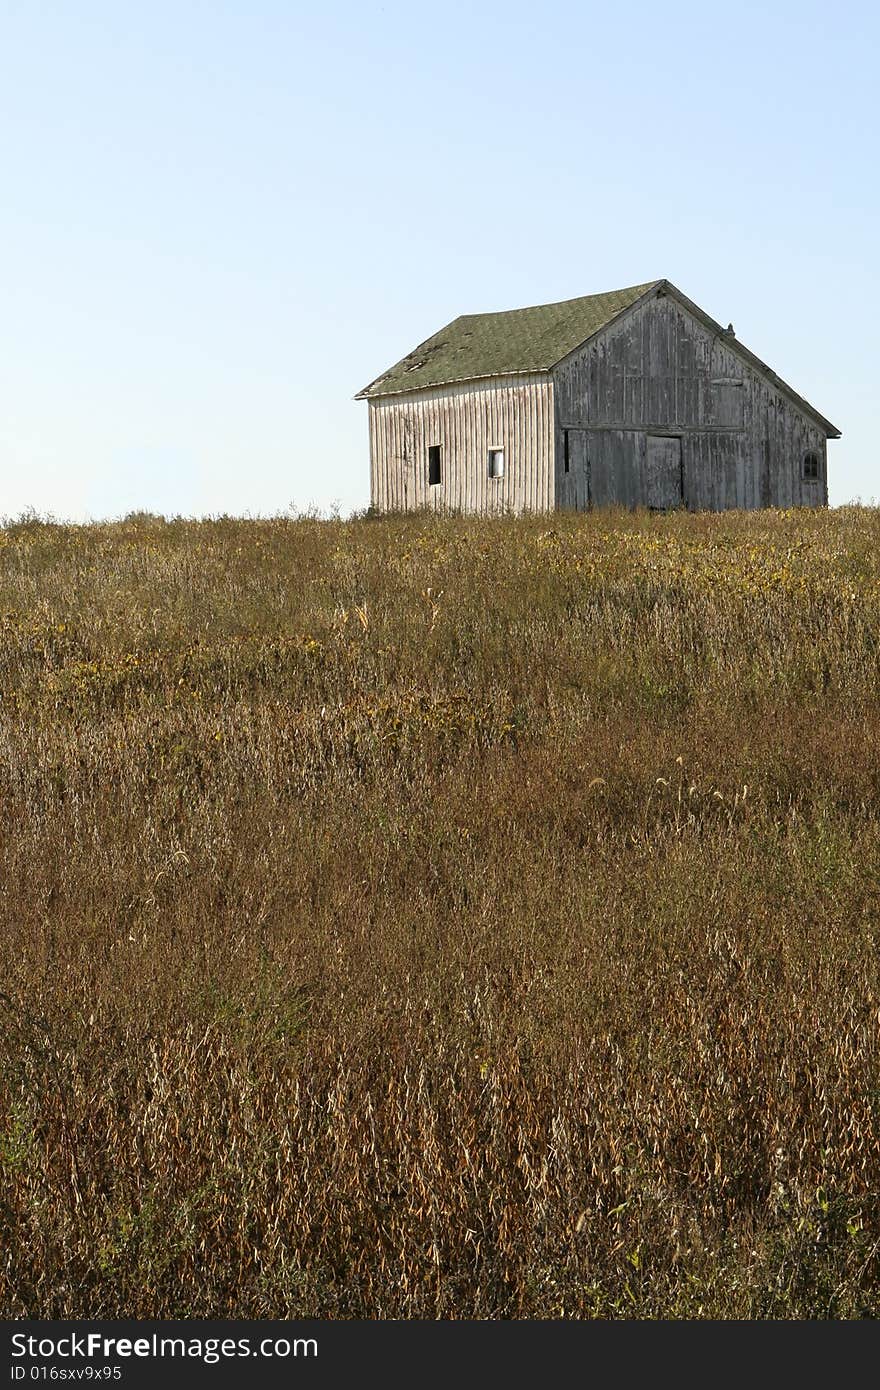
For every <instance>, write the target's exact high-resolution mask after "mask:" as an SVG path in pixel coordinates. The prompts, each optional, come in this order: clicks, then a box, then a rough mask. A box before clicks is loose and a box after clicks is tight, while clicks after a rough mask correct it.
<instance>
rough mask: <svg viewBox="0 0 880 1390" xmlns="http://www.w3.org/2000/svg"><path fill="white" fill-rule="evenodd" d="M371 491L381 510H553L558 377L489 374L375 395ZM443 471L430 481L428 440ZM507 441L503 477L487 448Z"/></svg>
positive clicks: (502, 445) (371, 405) (371, 406)
mask: <svg viewBox="0 0 880 1390" xmlns="http://www.w3.org/2000/svg"><path fill="white" fill-rule="evenodd" d="M368 404H369V416H370V496H371V499H372V503H373V506H374V507H376V508H377V509H378V510H380V511H414V510H416V509H418V508H422V507H428V508H431V509H433V510H436V511H445V510H460V511H463V512H484V513H492V512H504V511H512V512H521V511H552V510H553V508H554V506H555V489H554V468H553V431H554V411H553V382H552V380H551V377H550V375H549V374H548V373H536V374H534V375H525V374H524V375H522V376H506V377H491V378H487V379H486V380H485V381H477V382H468V383H464V384H462V385H458V386H443V387H437V388H432V389H428V390H422V391H418V392H413V393H412V394H406V395H397V396H384V397H379V398H377V399H375V400H370V401H369V402H368ZM432 444H439V445H440V446H441V447H442V450H443V455H442V459H443V477H442V481H441V482H440V483H439V484H438V485H436V486H433V487H432V486H429V485H428V448H429V446H430V445H432ZM493 448H503V449H504V464H505V467H504V477H503V478H498V479H495V478H490V477H489V472H488V451H489V449H493Z"/></svg>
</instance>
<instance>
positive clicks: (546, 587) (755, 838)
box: [0, 508, 880, 1318]
mask: <svg viewBox="0 0 880 1390" xmlns="http://www.w3.org/2000/svg"><path fill="white" fill-rule="evenodd" d="M0 622H2V632H0V874H2V879H0V990H2V996H0V1308H2V1310H3V1311H4V1312H5V1314H6V1315H7V1316H21V1315H23V1314H26V1313H27V1314H31V1315H33V1316H41V1317H55V1318H60V1317H74V1316H80V1317H81V1316H93V1317H94V1316H105V1317H111V1316H133V1317H148V1316H165V1317H171V1316H176V1317H187V1316H212V1315H215V1316H236V1315H237V1316H241V1317H273V1316H275V1317H298V1316H310V1315H311V1316H320V1317H407V1318H409V1317H435V1316H439V1317H529V1316H531V1317H571V1316H576V1317H589V1316H593V1315H597V1316H655V1315H659V1316H665V1317H699V1316H734V1317H763V1316H777V1317H779V1316H781V1317H806V1316H811V1317H825V1316H830V1317H847V1316H865V1315H869V1316H876V1315H877V1314H878V1311H880V1300H878V1278H880V1144H878V1141H880V1068H878V1062H880V1012H878V1011H880V978H878V974H880V971H878V950H877V946H878V932H880V828H878V810H880V722H878V717H877V716H878V674H880V514H878V513H877V512H876V511H872V510H869V509H860V508H853V509H847V510H843V511H838V512H831V513H811V512H804V513H792V512H789V513H778V512H777V513H769V514H753V515H737V514H728V515H723V516H715V517H709V516H702V517H698V516H688V515H674V516H670V517H666V518H657V517H652V516H649V515H647V514H636V515H629V514H619V515H614V514H610V515H599V514H594V515H590V516H587V517H572V518H567V517H562V516H557V517H552V518H546V517H545V518H543V519H530V520H521V521H512V520H511V521H495V522H479V521H463V520H455V519H451V520H436V521H433V520H430V519H410V520H403V519H396V518H392V519H387V520H372V519H368V518H365V519H359V520H355V521H351V522H345V521H329V522H322V521H317V520H313V519H309V518H299V519H290V520H277V521H271V522H244V521H231V520H221V521H216V522H202V523H184V522H170V523H165V522H162V521H161V520H156V519H153V518H150V517H133V518H129V519H128V520H126V521H125V522H121V523H117V524H115V525H112V526H94V527H88V528H75V527H69V528H67V527H61V526H56V525H50V524H47V523H42V522H39V521H37V520H30V521H26V522H22V523H18V524H16V525H12V526H9V527H7V529H6V530H5V531H4V532H0Z"/></svg>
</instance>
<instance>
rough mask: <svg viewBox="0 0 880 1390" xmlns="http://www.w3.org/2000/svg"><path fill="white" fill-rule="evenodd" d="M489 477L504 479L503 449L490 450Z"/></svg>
mask: <svg viewBox="0 0 880 1390" xmlns="http://www.w3.org/2000/svg"><path fill="white" fill-rule="evenodd" d="M489 477H490V478H503V477H504V450H503V449H490V450H489Z"/></svg>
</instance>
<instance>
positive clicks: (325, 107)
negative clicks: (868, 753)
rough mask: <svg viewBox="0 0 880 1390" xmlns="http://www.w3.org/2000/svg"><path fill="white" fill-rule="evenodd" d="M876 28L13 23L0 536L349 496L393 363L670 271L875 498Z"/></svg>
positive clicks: (543, 8) (36, 10) (297, 10)
mask: <svg viewBox="0 0 880 1390" xmlns="http://www.w3.org/2000/svg"><path fill="white" fill-rule="evenodd" d="M878 14H880V12H878V9H877V8H876V7H875V6H874V5H869V4H868V3H865V2H864V0H863V2H862V3H847V0H843V2H842V3H840V4H838V5H837V6H835V7H829V6H827V5H819V4H815V3H812V2H811V0H806V3H802V2H801V0H799V3H789V0H784V3H777V4H774V3H773V0H768V3H765V4H754V3H750V0H745V2H744V3H740V4H738V5H736V6H735V7H731V8H730V9H725V10H724V11H723V12H722V11H721V10H720V9H716V7H713V6H709V5H706V4H705V3H699V4H697V3H681V2H680V0H669V3H667V4H665V5H657V4H648V3H643V0H631V3H630V4H628V5H625V6H624V5H616V6H614V5H608V4H607V3H603V4H601V5H600V4H592V3H586V4H574V3H566V2H565V0H545V3H543V4H540V5H535V4H524V3H521V2H520V0H505V3H504V4H500V3H496V2H495V0H490V2H489V3H479V0H475V2H472V3H469V4H461V3H459V2H458V0H447V3H446V4H444V5H443V7H442V8H441V9H438V8H437V7H435V6H430V7H423V6H416V5H413V4H402V3H398V2H397V0H388V2H387V3H385V4H378V5H375V6H365V5H360V4H354V3H340V4H327V5H325V6H318V5H312V4H309V5H303V4H299V3H293V0H288V3H283V2H282V0H248V3H245V0H237V3H233V2H232V0H212V3H210V4H209V3H207V0H202V3H198V2H197V0H174V3H171V0H151V3H150V4H149V5H145V4H143V3H140V4H132V3H128V0H112V2H111V0H70V3H60V2H59V0H55V2H54V3H53V0H46V2H45V3H41V2H40V0H0V160H2V163H0V170H2V184H0V197H2V216H0V256H2V279H3V286H4V293H3V303H2V320H0V328H2V332H0V516H7V517H8V516H14V515H17V514H19V513H20V512H21V511H23V510H25V509H27V508H33V509H35V510H36V511H38V512H40V513H43V514H45V513H52V514H54V515H56V516H58V517H60V518H72V519H77V520H79V519H85V518H87V517H103V516H116V515H121V514H123V513H125V512H128V511H131V510H135V509H147V510H151V511H156V512H164V513H166V514H175V513H182V514H186V515H205V514H214V515H215V514H218V513H224V512H225V513H233V514H246V513H247V514H251V515H264V514H272V513H276V512H281V511H285V510H286V509H287V508H289V507H290V506H293V507H294V508H297V509H306V508H309V507H314V508H317V509H319V510H322V511H329V510H332V509H334V508H338V509H339V510H341V511H342V512H344V513H345V512H348V511H350V510H352V509H356V508H360V507H364V506H366V504H367V502H368V500H369V468H368V446H367V420H366V410H367V408H366V405H365V404H364V403H363V402H355V401H353V400H352V397H353V395H354V393H355V392H356V391H357V390H359V389H360V388H361V387H362V386H363V385H365V384H366V383H367V382H368V381H370V380H372V378H373V377H375V376H377V375H378V374H379V373H380V372H381V371H382V370H384V369H385V368H386V367H388V366H389V365H390V364H391V363H392V362H394V361H396V360H397V359H398V358H399V357H401V356H402V355H403V354H404V353H405V352H407V351H409V350H410V349H411V348H412V347H414V346H415V345H416V344H417V343H418V342H420V341H421V340H422V339H424V338H426V337H427V336H429V335H430V334H431V333H433V332H435V331H436V330H437V329H438V328H440V327H441V326H442V325H443V324H445V323H447V322H448V321H449V320H451V319H453V318H455V317H456V316H457V315H458V314H461V313H476V312H482V311H486V310H493V309H511V308H516V307H519V306H521V305H526V304H537V303H547V302H551V301H554V300H560V299H568V298H572V297H574V296H577V295H582V294H591V293H597V292H600V291H603V290H607V289H613V288H618V287H620V286H626V285H632V284H639V283H641V282H643V281H647V280H651V279H655V278H660V277H664V276H665V277H667V278H668V279H670V280H672V281H673V282H674V283H675V284H676V285H678V287H679V288H680V289H681V290H683V291H684V293H685V294H686V295H688V296H689V297H690V298H691V299H693V300H696V302H697V303H698V304H700V305H701V306H702V307H703V308H704V309H705V310H706V311H707V312H708V313H709V314H711V315H712V316H713V317H714V318H716V319H718V320H720V321H721V322H722V323H724V324H726V323H727V322H728V321H729V320H732V321H733V323H734V325H735V328H736V332H737V336H738V337H739V338H740V339H741V340H742V341H743V342H744V343H745V344H746V345H747V346H748V347H749V348H751V349H752V350H753V351H754V352H756V353H757V354H758V356H759V357H761V358H763V359H764V361H766V362H768V363H769V364H770V366H771V367H773V368H774V370H775V371H777V372H778V373H779V374H780V375H781V376H782V377H784V378H785V379H786V380H787V381H788V382H789V383H790V384H791V385H792V386H793V387H794V388H795V389H796V390H797V391H799V392H800V393H801V394H802V395H803V396H805V397H806V398H807V399H808V400H809V401H811V402H812V404H813V405H815V406H816V408H817V409H818V410H820V411H821V412H822V413H823V414H824V415H825V416H827V417H828V418H829V419H831V420H833V421H834V423H835V424H836V425H837V426H838V427H839V428H840V429H841V430H842V431H843V438H842V439H841V440H839V441H832V442H830V444H829V450H828V454H829V491H830V500H831V502H832V504H840V503H843V502H846V501H850V500H856V499H861V500H863V501H869V500H880V451H878V446H877V433H878V420H877V416H878V411H877V380H878V375H880V373H878V367H880V360H878V359H880V350H878V342H877V324H878V316H880V315H878V311H880V179H878V170H880V159H878V150H880V116H878V111H880V103H878V99H877V79H876V72H877V67H878V58H880V52H878V47H880V17H878Z"/></svg>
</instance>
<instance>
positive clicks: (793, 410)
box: [553, 296, 828, 511]
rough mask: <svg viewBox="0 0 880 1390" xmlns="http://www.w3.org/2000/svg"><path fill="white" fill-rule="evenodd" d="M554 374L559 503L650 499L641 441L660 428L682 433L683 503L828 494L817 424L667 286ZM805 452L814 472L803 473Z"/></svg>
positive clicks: (784, 501)
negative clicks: (812, 456) (667, 292)
mask: <svg viewBox="0 0 880 1390" xmlns="http://www.w3.org/2000/svg"><path fill="white" fill-rule="evenodd" d="M553 379H554V384H555V392H554V401H555V411H556V431H555V440H556V449H555V455H556V467H555V472H556V499H557V505H558V506H559V507H564V508H575V509H578V510H580V509H582V508H584V507H585V506H587V505H593V506H607V505H610V504H612V503H617V504H620V505H623V506H629V507H633V506H644V505H646V504H647V502H648V499H649V478H648V474H647V472H646V468H647V463H646V452H647V451H646V439H647V436H648V435H650V434H657V433H661V434H662V433H666V434H674V435H680V437H681V457H682V477H683V485H684V486H683V491H684V505H685V506H687V507H689V508H690V509H691V510H694V511H697V510H708V511H721V510H723V509H725V508H728V507H740V508H756V507H766V506H772V507H792V506H808V507H817V506H823V505H825V504H826V503H827V495H828V494H827V473H826V439H825V435H824V432H823V431H822V429H821V428H820V427H819V426H818V425H817V424H816V423H815V422H814V421H813V420H812V419H811V417H810V416H809V415H807V414H805V413H804V412H803V411H801V410H800V409H799V408H798V406H796V405H795V404H794V402H793V401H791V400H789V398H788V397H787V396H784V395H783V394H782V393H781V392H779V391H777V390H776V389H775V388H774V386H773V385H772V383H771V382H769V381H767V380H766V379H765V378H764V377H763V376H761V375H760V374H759V373H757V372H755V371H754V370H753V369H752V368H751V366H750V365H749V364H748V363H747V362H746V361H745V360H744V359H743V358H741V357H740V356H739V355H738V354H737V353H736V351H735V350H734V349H733V348H732V347H731V340H730V339H729V338H728V337H727V336H726V335H721V336H718V335H715V334H713V333H711V332H710V331H709V330H708V329H707V328H706V327H705V326H704V325H703V324H702V323H701V322H700V321H699V320H698V319H696V318H694V317H693V315H692V314H690V313H689V311H688V310H687V309H686V308H685V307H684V306H683V305H681V304H679V303H678V301H677V300H675V299H673V298H672V297H670V296H665V297H662V298H652V299H649V300H648V301H647V302H646V303H644V304H641V305H638V306H637V307H636V308H635V309H634V310H633V311H632V312H631V313H629V314H627V315H624V317H623V318H622V319H621V320H620V321H619V322H618V323H616V324H612V325H611V327H609V328H608V329H606V331H605V332H604V333H601V334H599V336H598V337H597V338H596V339H595V341H594V342H593V343H591V344H589V345H588V346H587V347H585V348H582V349H580V350H579V351H578V352H576V353H574V354H573V355H572V356H571V357H569V358H567V359H566V360H565V361H564V362H562V363H561V364H560V365H559V366H558V367H556V368H555V369H554V372H553ZM566 429H568V430H569V464H570V467H569V472H568V473H566V472H565V469H564V457H565V447H564V443H565V439H564V433H563V431H564V430H566ZM810 452H813V453H816V454H818V456H819V460H820V477H819V479H818V481H816V482H811V481H808V480H806V479H804V477H803V476H802V474H803V459H804V455H805V454H807V453H810Z"/></svg>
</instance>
